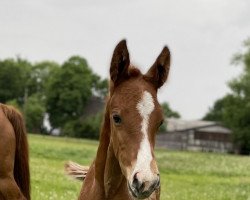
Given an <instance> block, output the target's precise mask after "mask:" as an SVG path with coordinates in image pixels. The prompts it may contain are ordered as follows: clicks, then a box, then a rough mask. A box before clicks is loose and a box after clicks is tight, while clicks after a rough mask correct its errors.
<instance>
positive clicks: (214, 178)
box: [29, 135, 250, 200]
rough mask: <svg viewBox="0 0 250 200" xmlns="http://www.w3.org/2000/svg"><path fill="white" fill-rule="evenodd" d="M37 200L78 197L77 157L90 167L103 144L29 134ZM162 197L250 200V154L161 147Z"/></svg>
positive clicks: (167, 198) (169, 199) (33, 186)
mask: <svg viewBox="0 0 250 200" xmlns="http://www.w3.org/2000/svg"><path fill="white" fill-rule="evenodd" d="M29 143H30V156H31V158H30V161H31V184H32V199H33V200H74V199H77V196H78V194H79V191H80V187H81V183H80V182H78V181H73V180H71V179H69V178H67V177H65V175H64V171H63V165H64V163H65V161H67V160H73V161H76V162H79V163H81V164H84V165H89V164H90V163H91V162H92V160H93V158H94V156H95V153H96V149H97V144H98V143H97V142H94V141H89V140H79V139H67V138H54V137H44V136H37V135H30V136H29ZM156 156H157V160H158V164H159V168H160V172H161V185H162V193H161V194H162V195H161V199H162V200H229V199H230V200H250V157H241V156H232V155H224V154H212V153H193V152H177V151H166V150H157V151H156Z"/></svg>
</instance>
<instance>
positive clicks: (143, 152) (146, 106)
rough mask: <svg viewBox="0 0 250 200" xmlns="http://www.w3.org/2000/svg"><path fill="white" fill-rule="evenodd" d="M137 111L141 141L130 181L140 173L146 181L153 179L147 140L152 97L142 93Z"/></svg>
mask: <svg viewBox="0 0 250 200" xmlns="http://www.w3.org/2000/svg"><path fill="white" fill-rule="evenodd" d="M136 108H137V110H138V111H139V113H140V115H141V117H142V122H141V132H142V140H141V143H140V148H139V151H138V154H137V160H136V164H135V168H134V171H133V173H132V180H133V176H134V174H135V173H137V172H140V174H141V175H142V176H143V177H147V180H150V179H151V178H153V174H152V172H151V169H150V163H151V161H152V159H153V158H152V154H151V147H150V143H149V140H148V124H149V117H150V114H151V113H152V112H153V110H154V108H155V105H154V100H153V97H152V95H151V94H150V93H149V92H147V91H144V92H143V95H142V99H141V100H140V102H139V103H138V104H137V106H136Z"/></svg>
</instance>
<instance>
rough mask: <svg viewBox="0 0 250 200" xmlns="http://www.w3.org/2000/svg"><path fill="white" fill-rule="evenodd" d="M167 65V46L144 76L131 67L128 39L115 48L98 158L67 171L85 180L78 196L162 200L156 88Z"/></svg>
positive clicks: (85, 199) (88, 199)
mask: <svg viewBox="0 0 250 200" xmlns="http://www.w3.org/2000/svg"><path fill="white" fill-rule="evenodd" d="M169 67H170V52H169V49H168V48H167V47H164V48H163V50H162V52H161V54H160V55H159V57H158V58H157V60H156V61H155V63H154V64H153V66H152V67H151V68H150V69H149V71H148V72H147V73H146V74H145V75H142V74H141V72H140V71H139V70H138V69H136V68H134V67H132V66H130V60H129V53H128V49H127V45H126V41H125V40H122V41H121V42H120V43H119V44H118V45H117V46H116V48H115V50H114V53H113V57H112V61H111V67H110V88H109V98H108V100H107V104H106V111H105V116H104V122H103V126H102V129H101V134H100V143H99V147H98V151H97V155H96V159H95V160H94V162H93V163H92V165H91V166H90V168H89V169H88V168H83V169H82V170H81V167H80V166H79V165H75V169H73V170H71V171H70V172H69V171H68V173H69V174H71V175H76V177H77V178H78V179H84V178H85V183H84V185H83V187H82V190H81V193H80V196H79V200H104V199H106V200H134V199H151V200H158V199H160V176H159V171H158V167H157V164H156V160H155V155H154V145H155V135H156V132H157V130H158V128H159V126H160V125H161V123H162V121H163V114H162V110H161V107H160V104H159V103H158V101H157V90H158V89H159V88H160V87H161V86H162V85H163V84H164V82H165V81H166V80H167V77H168V72H169ZM73 165H74V164H73ZM71 167H72V163H69V164H68V165H66V171H67V170H70V168H71ZM73 168H74V166H73ZM87 170H88V172H87V175H86V171H87ZM79 172H80V174H79ZM77 173H78V175H77ZM81 173H82V176H81ZM85 175H86V177H85Z"/></svg>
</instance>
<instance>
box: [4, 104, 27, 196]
mask: <svg viewBox="0 0 250 200" xmlns="http://www.w3.org/2000/svg"><path fill="white" fill-rule="evenodd" d="M28 158H29V155H28V142H27V136H26V131H25V126H24V121H23V118H22V116H21V114H20V113H19V112H18V111H17V110H15V109H14V108H13V107H10V106H6V105H3V104H0V200H30V173H29V159H28Z"/></svg>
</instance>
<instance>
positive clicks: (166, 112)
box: [161, 102, 180, 118]
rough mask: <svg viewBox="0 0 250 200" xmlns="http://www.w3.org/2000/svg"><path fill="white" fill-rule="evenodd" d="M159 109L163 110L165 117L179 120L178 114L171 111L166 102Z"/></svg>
mask: <svg viewBox="0 0 250 200" xmlns="http://www.w3.org/2000/svg"><path fill="white" fill-rule="evenodd" d="M161 107H162V109H163V113H164V116H165V117H167V118H170V117H173V118H180V114H179V113H178V112H177V111H174V110H172V109H171V108H170V106H169V104H168V103H167V102H164V103H162V104H161Z"/></svg>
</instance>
